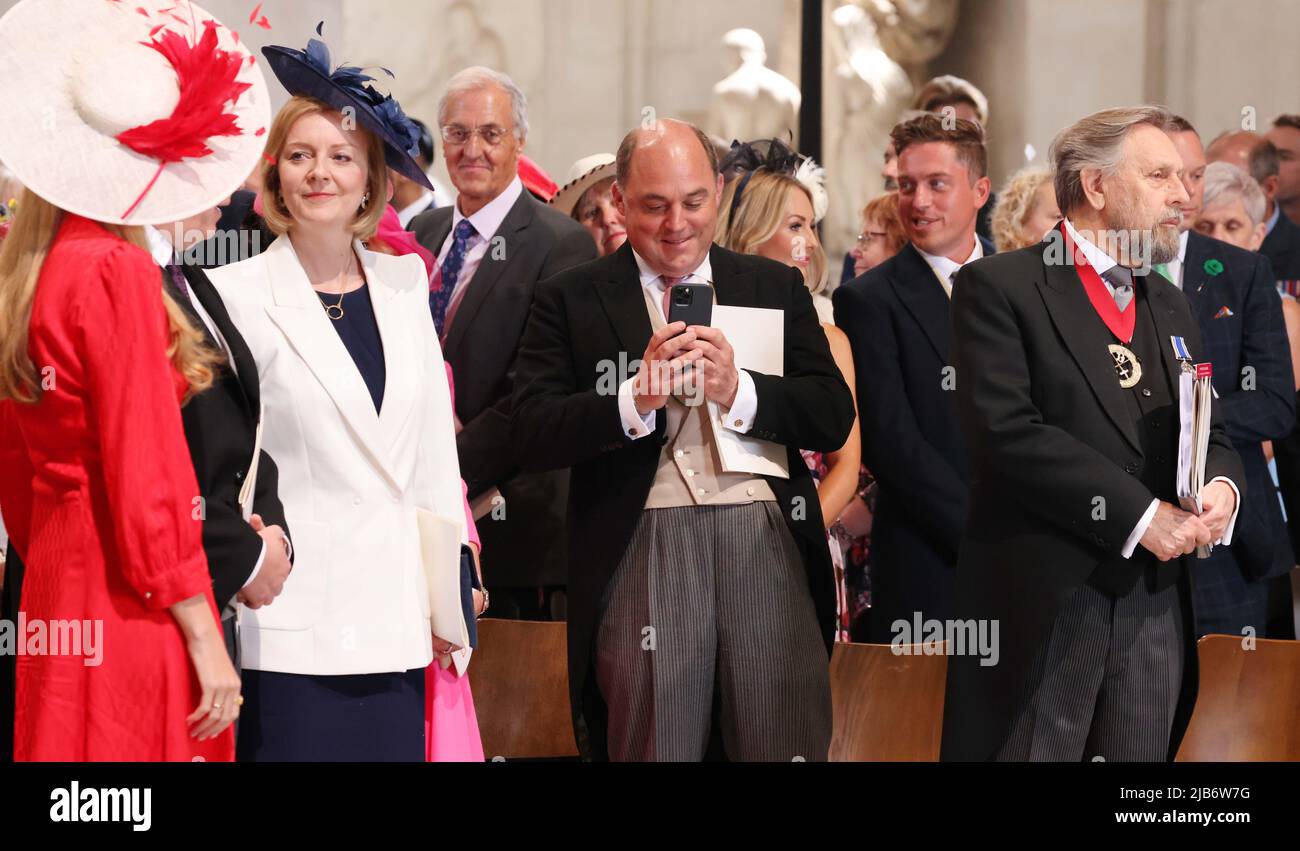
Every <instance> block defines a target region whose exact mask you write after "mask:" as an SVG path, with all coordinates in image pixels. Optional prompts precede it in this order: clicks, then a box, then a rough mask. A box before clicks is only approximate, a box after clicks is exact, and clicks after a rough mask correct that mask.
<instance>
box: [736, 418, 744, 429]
mask: <svg viewBox="0 0 1300 851" xmlns="http://www.w3.org/2000/svg"><path fill="white" fill-rule="evenodd" d="M744 425H745V421H744V420H736V428H741V427H743V426H744Z"/></svg>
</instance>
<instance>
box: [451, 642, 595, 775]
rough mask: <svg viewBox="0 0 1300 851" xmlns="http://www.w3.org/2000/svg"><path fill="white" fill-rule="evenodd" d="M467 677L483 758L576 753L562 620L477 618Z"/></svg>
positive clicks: (530, 757)
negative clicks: (476, 635)
mask: <svg viewBox="0 0 1300 851" xmlns="http://www.w3.org/2000/svg"><path fill="white" fill-rule="evenodd" d="M469 679H470V688H471V689H472V690H473V692H474V710H475V712H476V713H477V715H478V728H479V733H480V735H481V736H482V737H483V754H484V756H486V757H487V758H488V759H492V758H493V757H497V756H501V757H505V758H506V759H512V758H513V759H541V758H560V757H575V756H577V755H578V746H577V744H576V743H575V741H574V738H573V718H572V715H571V714H570V712H569V662H568V640H567V635H566V625H565V624H564V623H562V622H536V621H508V620H497V619H494V618H485V619H483V620H481V621H479V622H478V647H477V648H476V649H475V650H474V656H473V658H472V659H471V660H470V665H469Z"/></svg>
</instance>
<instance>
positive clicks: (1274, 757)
mask: <svg viewBox="0 0 1300 851" xmlns="http://www.w3.org/2000/svg"><path fill="white" fill-rule="evenodd" d="M1244 643H1245V640H1244V639H1243V638H1242V637H1241V636H1231V635H1207V636H1206V637H1204V638H1202V639H1201V640H1200V641H1199V642H1197V645H1196V651H1197V658H1198V659H1199V660H1200V689H1199V691H1198V692H1197V696H1196V708H1195V709H1194V710H1193V711H1192V719H1191V722H1190V723H1189V724H1188V727H1187V733H1186V735H1184V736H1183V742H1182V744H1181V745H1180V746H1179V748H1178V758H1177V761H1178V762H1256V761H1287V762H1295V761H1300V642H1297V641H1272V640H1268V639H1257V640H1255V641H1254V646H1253V648H1249V649H1248V647H1246V646H1243V644H1244Z"/></svg>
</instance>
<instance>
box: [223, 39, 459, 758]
mask: <svg viewBox="0 0 1300 851" xmlns="http://www.w3.org/2000/svg"><path fill="white" fill-rule="evenodd" d="M276 51H279V52H278V53H277V52H276ZM264 52H265V53H266V56H267V58H268V60H270V61H271V64H272V68H273V70H275V71H276V74H277V76H280V77H281V81H282V82H285V83H286V87H287V88H289V90H290V92H291V93H294V94H295V95H296V96H295V97H294V98H293V99H292V100H290V102H289V103H288V104H287V105H286V106H285V107H284V109H283V110H282V111H281V112H280V114H279V115H278V116H277V117H276V120H275V122H274V123H273V126H272V128H271V130H270V133H269V134H268V140H267V163H266V165H265V166H264V167H263V182H264V185H265V189H264V190H263V198H262V205H263V209H264V216H265V219H266V222H267V225H268V226H269V227H270V228H271V229H272V230H273V231H275V232H276V233H278V234H280V235H279V237H278V238H277V239H276V240H275V242H273V243H272V244H271V246H270V247H269V248H268V249H267V250H266V251H265V252H264V253H263V254H261V255H259V256H257V257H254V258H252V259H249V260H246V261H244V262H241V263H237V264H234V265H231V266H226V267H224V268H221V269H217V270H213V271H211V272H210V273H209V275H210V277H211V279H212V282H213V283H214V284H215V285H216V287H217V289H218V291H219V292H220V293H221V296H222V299H223V301H224V302H225V304H226V307H227V309H228V310H229V312H230V316H231V319H232V320H233V321H234V323H235V324H236V326H238V328H239V329H240V332H241V333H242V334H243V336H244V339H245V340H246V341H247V343H248V345H249V348H250V349H251V350H252V354H253V357H254V359H255V360H256V361H257V365H258V373H259V379H260V381H261V387H262V398H263V400H264V405H265V410H264V414H263V436H262V440H263V448H264V449H265V450H266V451H267V452H268V453H270V454H271V455H272V457H274V458H275V459H276V461H277V464H278V466H279V468H280V498H281V500H282V501H283V503H284V508H285V515H286V517H287V519H288V520H289V523H290V524H291V528H292V529H293V546H294V553H295V557H294V569H293V572H292V573H291V574H290V575H289V578H288V580H287V581H286V583H285V586H284V591H283V593H282V594H281V595H280V596H279V597H278V598H276V600H275V601H274V603H273V604H271V605H268V606H265V607H263V608H260V609H257V610H251V609H243V610H242V611H241V612H240V621H239V623H240V626H239V629H240V640H241V648H242V654H243V667H244V697H245V701H246V702H245V705H244V707H243V715H242V721H241V724H240V731H239V732H240V735H239V745H238V758H239V759H240V760H250V761H252V760H273V761H293V760H337V761H346V760H381V761H389V760H393V761H397V760H410V761H422V760H423V759H424V685H423V682H424V681H423V678H424V669H425V667H426V666H428V665H429V664H430V662H431V661H432V660H433V658H434V654H435V650H437V651H440V652H447V651H449V650H451V649H453V645H450V644H449V643H448V642H446V641H442V640H441V639H438V638H435V637H433V636H432V634H431V630H430V612H429V603H428V596H427V591H426V584H425V574H424V567H423V562H422V550H421V535H420V528H419V524H418V522H417V510H419V509H423V510H425V511H428V512H430V513H432V514H433V515H437V516H438V517H440V518H443V519H444V520H446V521H448V522H451V523H455V524H457V526H458V527H459V530H460V540H461V542H462V543H466V542H468V540H469V539H468V535H467V533H466V515H465V505H464V500H463V495H462V484H461V480H460V472H459V465H458V462H457V457H456V437H455V429H454V419H453V413H452V408H451V403H450V395H449V392H448V385H447V378H446V374H445V371H444V366H443V361H442V354H441V350H440V348H439V345H438V340H437V337H436V335H435V332H434V327H433V321H432V318H431V316H430V312H429V306H428V275H427V272H426V271H425V268H424V266H423V263H422V262H421V261H420V259H419V258H418V257H416V256H405V257H393V256H388V255H385V254H377V253H374V252H371V251H368V250H366V249H365V247H364V246H363V244H362V242H361V240H363V239H368V238H369V237H370V236H371V235H373V233H374V230H375V226H376V225H377V223H378V221H379V218H380V216H381V215H382V212H383V208H384V206H385V203H384V202H385V199H386V198H387V196H388V191H389V190H388V181H387V171H386V168H385V165H386V163H387V165H389V166H392V167H393V168H397V169H399V170H401V171H403V173H408V172H410V171H414V172H416V173H419V169H418V166H415V164H414V163H413V162H411V163H409V164H408V163H406V162H404V161H403V160H402V154H401V149H400V148H398V147H397V146H395V145H393V144H392V141H393V136H394V135H395V133H394V129H393V127H392V126H390V125H389V122H390V121H391V118H390V117H389V116H391V110H388V109H386V108H383V107H382V103H383V101H380V107H381V108H380V109H377V110H376V113H377V114H378V117H376V116H375V115H366V114H363V113H361V112H359V111H357V110H352V111H349V110H346V109H344V111H338V103H339V101H338V100H336V99H334V98H333V97H330V96H329V93H319V92H317V93H318V94H320V97H317V98H313V97H304V96H300V93H299V91H297V90H296V89H295V86H294V85H293V82H294V78H293V73H292V72H293V69H294V68H295V67H296V66H295V64H294V63H299V64H301V62H302V61H304V59H303V57H305V54H304V55H302V56H298V55H295V54H298V51H289V50H286V49H283V48H268V49H267V50H266V51H264ZM326 62H328V60H326ZM341 70H342V69H341ZM286 77H288V79H287V80H286ZM325 79H328V77H326V78H325ZM315 85H320V83H319V81H318V82H317V83H316V84H315ZM341 91H343V89H341ZM367 91H368V92H370V93H371V94H373V95H374V97H375V98H380V97H381V96H379V95H378V94H374V93H373V90H372V89H369V87H368V86H367V87H365V90H360V89H347V90H346V91H345V92H344V93H345V94H346V95H348V96H349V97H351V98H355V99H360V98H361V97H362V95H365V92H367ZM358 92H361V94H358ZM327 97H328V98H329V102H328V103H327V102H326V101H325V98H327ZM362 105H364V103H363V104H362ZM397 114H398V115H400V111H399V112H398V113H397ZM354 117H355V118H357V119H360V121H354V120H351V119H352V118H354ZM403 120H404V119H403ZM397 132H399V133H400V127H399V128H398V130H397ZM408 159H409V158H408ZM413 179H414V178H413ZM450 558H458V553H455V552H453V553H452V554H451V556H450Z"/></svg>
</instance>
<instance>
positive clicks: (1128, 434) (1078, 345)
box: [932, 240, 1164, 454]
mask: <svg viewBox="0 0 1300 851" xmlns="http://www.w3.org/2000/svg"><path fill="white" fill-rule="evenodd" d="M1052 245H1053V244H1052V242H1051V241H1050V240H1047V241H1044V242H1043V243H1042V246H1041V247H1042V249H1043V254H1044V258H1045V261H1044V263H1043V270H1044V272H1043V278H1042V279H1041V280H1040V281H1039V282H1038V289H1039V292H1040V293H1041V294H1042V297H1043V303H1044V304H1045V305H1046V306H1047V313H1048V316H1050V317H1051V319H1052V324H1053V325H1054V326H1056V332H1057V333H1058V334H1059V335H1060V336H1061V339H1062V340H1064V341H1065V346H1066V348H1067V349H1069V350H1070V355H1071V356H1072V357H1073V358H1074V361H1075V363H1077V364H1078V365H1079V370H1080V371H1081V372H1082V373H1083V376H1084V378H1086V379H1087V381H1088V384H1089V386H1091V387H1092V392H1093V394H1094V395H1095V396H1096V397H1097V401H1098V402H1099V403H1100V404H1101V407H1102V410H1104V411H1105V412H1106V415H1107V416H1108V417H1110V419H1111V422H1113V423H1114V424H1115V427H1116V428H1117V429H1119V431H1120V433H1121V434H1123V435H1124V438H1125V439H1126V440H1128V442H1129V444H1130V445H1132V447H1133V449H1134V450H1135V451H1137V452H1138V453H1139V454H1140V453H1141V452H1142V446H1141V444H1140V443H1139V438H1138V430H1137V424H1136V423H1134V422H1133V420H1132V418H1131V417H1130V416H1129V413H1128V407H1127V406H1126V405H1125V402H1124V388H1122V387H1120V386H1119V379H1117V378H1116V377H1115V364H1114V362H1113V360H1112V359H1111V356H1110V353H1109V352H1108V351H1107V349H1106V347H1107V346H1108V345H1109V344H1110V343H1112V342H1114V340H1113V339H1112V338H1111V335H1110V332H1109V331H1108V330H1107V329H1106V325H1105V323H1103V322H1102V321H1101V317H1099V316H1098V315H1097V311H1096V310H1094V309H1093V306H1092V302H1090V301H1088V294H1087V293H1086V292H1085V291H1084V289H1083V282H1082V281H1080V280H1079V275H1078V273H1077V272H1075V267H1074V264H1073V263H1065V262H1060V260H1059V259H1056V258H1053V261H1054V262H1053V261H1049V260H1047V259H1046V258H1048V257H1050V256H1051V253H1052V250H1053V248H1052ZM1055 247H1056V250H1057V251H1058V252H1059V249H1060V243H1059V242H1058V243H1057V244H1056V246H1055ZM932 277H933V276H932ZM1160 308H1161V309H1160V310H1158V309H1157V306H1156V305H1155V304H1153V305H1152V312H1153V313H1157V312H1161V310H1163V308H1164V305H1163V304H1161V305H1160ZM1156 327H1157V328H1159V327H1161V326H1160V325H1159V324H1157V326H1156Z"/></svg>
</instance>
